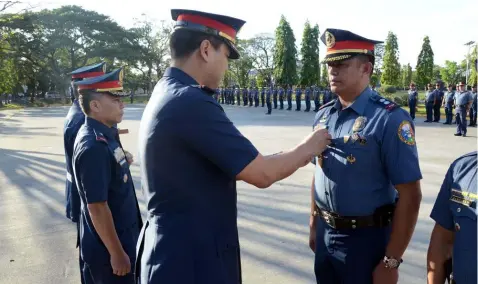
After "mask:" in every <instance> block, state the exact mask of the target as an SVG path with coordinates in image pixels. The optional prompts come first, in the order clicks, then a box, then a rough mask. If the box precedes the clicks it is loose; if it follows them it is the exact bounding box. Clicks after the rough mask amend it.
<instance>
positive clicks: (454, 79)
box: [440, 60, 464, 85]
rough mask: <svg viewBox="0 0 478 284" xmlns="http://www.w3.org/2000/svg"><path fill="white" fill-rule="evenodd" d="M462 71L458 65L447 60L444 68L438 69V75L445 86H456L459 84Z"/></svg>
mask: <svg viewBox="0 0 478 284" xmlns="http://www.w3.org/2000/svg"><path fill="white" fill-rule="evenodd" d="M463 71H464V70H461V68H460V66H458V63H456V62H454V61H448V60H447V61H445V66H444V67H443V68H441V69H440V75H441V78H442V80H443V81H444V82H445V83H446V84H453V85H456V84H458V83H459V82H460V80H461V78H462V73H463Z"/></svg>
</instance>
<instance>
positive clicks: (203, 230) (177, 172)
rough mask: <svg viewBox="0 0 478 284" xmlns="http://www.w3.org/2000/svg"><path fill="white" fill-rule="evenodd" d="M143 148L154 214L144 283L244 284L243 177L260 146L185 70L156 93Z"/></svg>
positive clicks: (147, 233)
mask: <svg viewBox="0 0 478 284" xmlns="http://www.w3.org/2000/svg"><path fill="white" fill-rule="evenodd" d="M267 93H268V95H269V94H270V89H269V88H267ZM138 147H139V158H140V164H141V177H142V187H143V190H144V194H145V199H146V204H147V210H148V212H149V216H148V221H147V222H146V223H145V225H144V226H143V230H142V231H141V234H142V236H141V242H140V244H139V247H138V248H139V249H138V261H140V265H141V266H140V268H139V269H138V270H140V273H139V277H140V280H141V283H175V284H182V283H184V284H190V283H196V284H199V283H204V284H216V283H218V284H219V283H221V284H223V283H239V282H240V281H241V280H240V279H241V271H240V250H239V239H238V231H237V205H236V203H237V193H236V176H237V175H238V174H239V173H240V172H241V171H242V170H243V169H244V168H245V167H246V166H247V165H248V164H249V163H250V162H251V161H252V160H254V159H255V158H256V156H257V155H258V151H257V150H256V148H255V147H254V146H253V145H252V144H251V143H250V142H249V140H247V139H246V138H245V137H244V136H242V135H241V133H240V132H239V131H238V130H237V129H236V127H235V126H234V125H233V123H232V122H231V121H230V120H229V118H228V117H227V115H226V113H225V112H224V110H223V109H222V107H221V105H219V104H218V103H217V102H216V101H215V100H213V99H212V98H211V95H210V92H208V89H207V88H203V87H200V86H198V83H197V82H196V81H195V80H194V79H193V78H192V77H190V76H189V75H188V74H186V73H184V72H183V71H182V70H180V69H177V68H168V69H167V70H166V72H165V73H164V77H163V78H162V79H161V80H160V81H159V82H158V84H157V85H156V87H155V89H154V92H153V94H152V96H151V100H150V101H149V102H148V105H147V106H146V109H145V111H144V114H143V117H142V120H141V125H140V130H139V146H138Z"/></svg>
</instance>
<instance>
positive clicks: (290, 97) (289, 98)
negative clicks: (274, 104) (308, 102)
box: [287, 96, 292, 110]
mask: <svg viewBox="0 0 478 284" xmlns="http://www.w3.org/2000/svg"><path fill="white" fill-rule="evenodd" d="M291 109H292V96H287V110H291Z"/></svg>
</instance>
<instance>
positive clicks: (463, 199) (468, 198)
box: [450, 189, 478, 207]
mask: <svg viewBox="0 0 478 284" xmlns="http://www.w3.org/2000/svg"><path fill="white" fill-rule="evenodd" d="M477 199H478V195H476V194H474V193H471V192H464V191H461V190H457V189H452V190H451V197H450V201H452V202H455V203H458V204H462V205H465V206H467V207H471V206H472V205H473V203H474V202H475V201H476V200H477Z"/></svg>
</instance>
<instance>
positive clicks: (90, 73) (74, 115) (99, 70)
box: [63, 62, 106, 283]
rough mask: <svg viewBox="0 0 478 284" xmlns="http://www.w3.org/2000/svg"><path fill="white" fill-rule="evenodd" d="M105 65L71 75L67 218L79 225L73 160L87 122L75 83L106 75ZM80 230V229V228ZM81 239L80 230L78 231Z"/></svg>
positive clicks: (66, 141)
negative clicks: (81, 130) (75, 147)
mask: <svg viewBox="0 0 478 284" xmlns="http://www.w3.org/2000/svg"><path fill="white" fill-rule="evenodd" d="M105 67H106V65H105V63H104V62H102V63H99V64H95V65H90V66H84V67H81V68H79V69H76V70H74V71H72V72H71V73H70V75H71V86H70V97H71V98H72V102H73V103H72V105H71V107H70V110H69V111H68V114H67V115H66V118H65V124H64V126H63V146H64V149H65V159H66V161H65V162H66V163H65V164H66V182H65V199H66V217H67V218H68V219H70V220H71V221H73V222H75V223H77V224H78V226H79V223H78V220H79V219H80V207H81V201H80V195H79V193H78V189H77V187H76V182H75V180H74V179H73V168H72V164H71V160H72V158H73V146H74V143H75V139H76V135H77V133H78V130H79V129H80V127H81V126H82V125H83V123H84V122H85V114H84V113H83V112H82V111H81V108H80V105H79V103H78V92H77V90H76V87H75V85H74V83H75V82H78V81H81V80H83V79H86V78H90V77H94V76H99V75H103V74H104V73H105ZM78 229H79V227H78ZM77 233H78V237H79V230H78V232H77ZM76 245H77V246H78V245H79V238H77V243H76ZM79 262H80V268H81V267H83V265H84V264H83V261H82V259H81V256H80V257H79ZM81 283H84V280H83V276H81Z"/></svg>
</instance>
